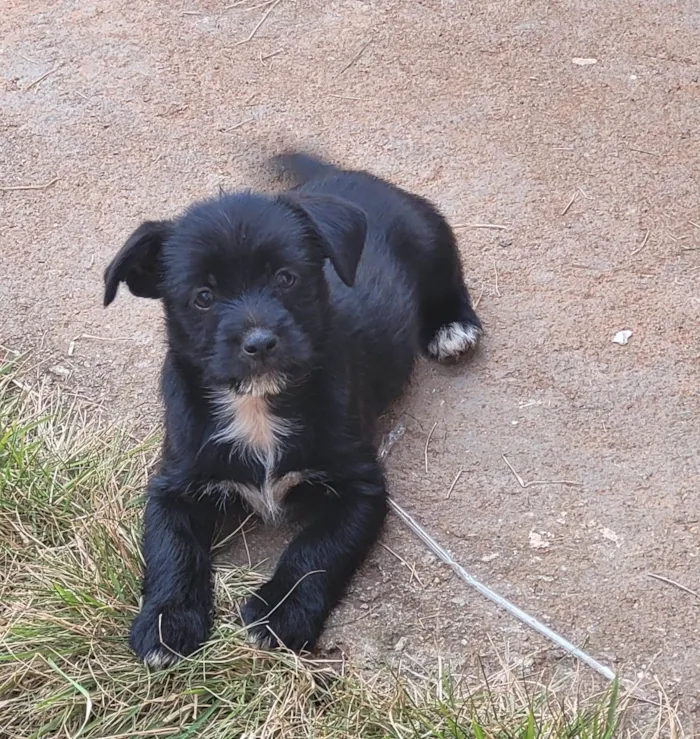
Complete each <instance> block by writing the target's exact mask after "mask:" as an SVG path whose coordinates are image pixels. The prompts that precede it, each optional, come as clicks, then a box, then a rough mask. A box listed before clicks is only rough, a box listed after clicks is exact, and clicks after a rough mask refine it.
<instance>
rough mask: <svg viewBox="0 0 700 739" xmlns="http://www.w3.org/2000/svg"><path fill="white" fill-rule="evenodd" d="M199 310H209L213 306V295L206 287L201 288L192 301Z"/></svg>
mask: <svg viewBox="0 0 700 739" xmlns="http://www.w3.org/2000/svg"><path fill="white" fill-rule="evenodd" d="M192 302H193V303H194V304H195V307H197V308H199V310H209V308H211V307H212V305H214V293H213V292H212V291H211V290H210V289H209V288H208V287H201V288H200V289H199V290H197V292H196V293H195V294H194V299H193V301H192Z"/></svg>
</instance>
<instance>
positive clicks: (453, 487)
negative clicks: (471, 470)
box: [446, 470, 464, 500]
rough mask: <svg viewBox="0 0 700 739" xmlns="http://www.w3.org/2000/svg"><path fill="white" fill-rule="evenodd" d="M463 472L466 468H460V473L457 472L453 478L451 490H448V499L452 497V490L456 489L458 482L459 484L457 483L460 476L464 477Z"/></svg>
mask: <svg viewBox="0 0 700 739" xmlns="http://www.w3.org/2000/svg"><path fill="white" fill-rule="evenodd" d="M463 472H464V470H460V471H459V472H458V473H457V474H456V475H455V479H454V480H452V485H450V489H449V490H448V491H447V497H446V499H447V500H449V499H450V495H452V491H453V490H454V489H455V485H456V484H457V483H458V482H459V478H460V477H462V473H463Z"/></svg>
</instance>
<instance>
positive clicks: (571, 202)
mask: <svg viewBox="0 0 700 739" xmlns="http://www.w3.org/2000/svg"><path fill="white" fill-rule="evenodd" d="M577 197H578V190H576V191H575V192H574V194H573V195H572V196H571V200H569V203H568V205H567V206H566V208H564V210H563V211H562V212H561V213H560V214H559V215H560V216H565V215H566V214H567V213H568V212H569V208H570V207H571V206H572V205H573V204H574V202H576V198H577Z"/></svg>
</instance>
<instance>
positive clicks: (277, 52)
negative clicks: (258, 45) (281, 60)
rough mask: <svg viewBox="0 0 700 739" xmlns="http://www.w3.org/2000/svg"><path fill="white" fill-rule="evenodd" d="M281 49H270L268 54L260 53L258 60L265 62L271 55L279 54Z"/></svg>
mask: <svg viewBox="0 0 700 739" xmlns="http://www.w3.org/2000/svg"><path fill="white" fill-rule="evenodd" d="M283 51H284V49H277V51H271V52H270V53H269V54H261V55H260V61H261V62H266V61H267V60H268V59H272V57H273V56H277V55H278V54H281V53H282V52H283Z"/></svg>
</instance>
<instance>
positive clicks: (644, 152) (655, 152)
mask: <svg viewBox="0 0 700 739" xmlns="http://www.w3.org/2000/svg"><path fill="white" fill-rule="evenodd" d="M627 148H628V149H629V150H630V151H636V152H637V153H638V154H651V156H653V157H660V156H661V154H659V152H658V151H649V150H648V149H637V148H636V147H634V146H628V147H627Z"/></svg>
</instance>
